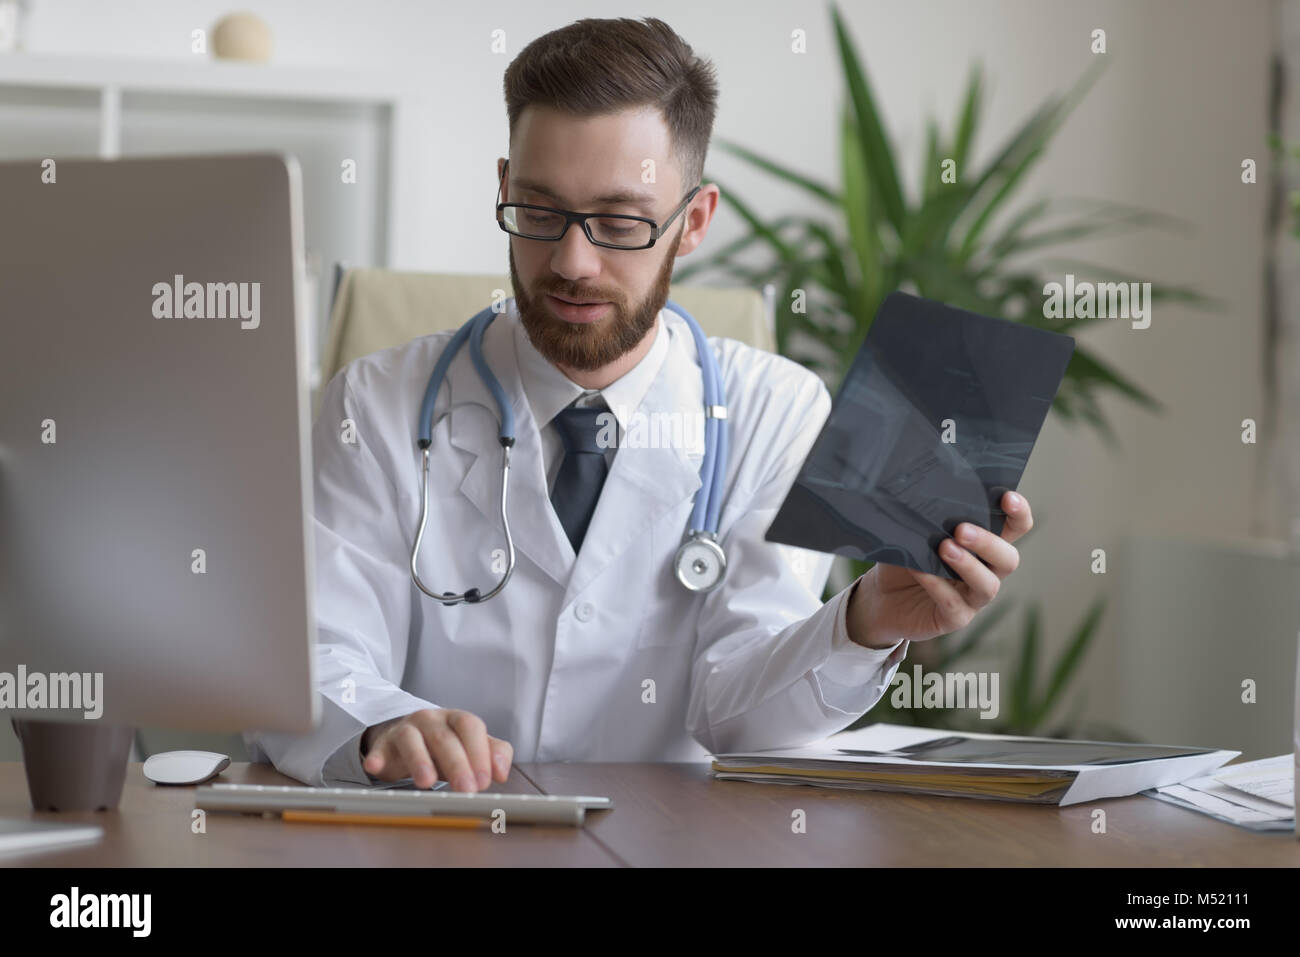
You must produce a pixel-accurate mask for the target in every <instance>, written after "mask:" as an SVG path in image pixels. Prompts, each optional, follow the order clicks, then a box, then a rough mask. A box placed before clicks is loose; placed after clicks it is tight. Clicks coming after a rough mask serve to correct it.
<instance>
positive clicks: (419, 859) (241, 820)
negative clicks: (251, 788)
mask: <svg viewBox="0 0 1300 957" xmlns="http://www.w3.org/2000/svg"><path fill="white" fill-rule="evenodd" d="M142 767H143V765H141V764H139V763H133V764H131V765H130V766H129V767H128V768H127V773H126V785H125V786H124V787H123V788H122V800H121V803H120V804H119V805H118V807H117V809H116V810H113V811H98V812H95V811H85V812H76V813H69V814H54V813H51V812H41V813H37V812H35V811H33V810H32V805H31V801H30V799H29V797H28V794H27V778H26V776H25V775H24V773H23V766H22V764H21V763H20V762H16V761H7V762H0V817H34V818H37V819H39V820H47V821H66V822H79V821H85V822H90V823H94V824H98V825H99V826H100V827H102V828H103V829H104V836H103V837H102V838H101V839H100V841H99V843H98V844H85V845H82V846H80V847H70V848H68V849H66V850H59V851H42V852H40V853H38V854H25V855H21V856H14V855H5V856H4V857H0V867H115V866H126V867H232V866H233V867H256V866H259V865H269V866H273V867H340V866H350V865H357V866H361V867H428V866H441V867H479V866H487V867H540V866H552V867H574V866H577V867H610V866H618V863H619V862H618V861H617V860H615V859H614V858H613V857H612V856H611V855H610V854H609V853H608V852H607V851H606V850H604V848H602V847H601V846H600V845H599V843H597V842H596V841H595V839H593V838H592V837H591V835H589V834H588V833H587V832H586V830H585V829H583V828H572V827H533V826H531V825H524V824H521V825H519V826H517V827H510V826H509V825H508V824H507V829H506V833H504V834H493V833H491V832H490V831H473V830H458V829H452V828H411V827H376V826H373V825H361V824H306V823H292V824H288V823H285V822H284V821H280V820H277V819H274V818H262V817H255V816H253V815H242V814H223V813H217V812H210V813H208V815H207V822H206V823H207V833H206V834H194V833H192V832H191V830H190V822H191V814H192V812H193V811H194V788H192V787H160V786H158V785H156V784H154V783H152V782H151V781H149V780H148V779H147V778H145V776H144V773H143V771H142V770H141V769H142ZM208 783H210V784H216V783H224V784H298V783H300V782H298V781H295V780H293V779H292V778H289V777H286V776H285V775H283V774H280V773H279V772H278V771H276V770H275V769H274V768H272V767H271V766H270V765H269V764H232V765H231V766H230V767H228V768H227V769H226V770H225V771H223V772H222V773H221V774H220V775H218V776H217V777H216V778H214V779H213V780H212V781H210V782H208ZM493 788H494V790H497V791H500V792H503V793H510V794H536V793H537V789H536V788H535V787H534V785H533V784H532V782H530V781H529V780H528V779H527V778H525V777H524V776H523V775H522V774H520V773H519V771H518V770H517V769H514V768H512V769H511V771H510V780H508V781H507V782H506V783H505V784H495V783H494V785H493Z"/></svg>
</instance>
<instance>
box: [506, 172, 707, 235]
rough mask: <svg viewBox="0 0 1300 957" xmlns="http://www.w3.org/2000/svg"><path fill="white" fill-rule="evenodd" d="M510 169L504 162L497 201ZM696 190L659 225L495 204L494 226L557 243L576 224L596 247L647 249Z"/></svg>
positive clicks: (635, 219)
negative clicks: (495, 218)
mask: <svg viewBox="0 0 1300 957" xmlns="http://www.w3.org/2000/svg"><path fill="white" fill-rule="evenodd" d="M509 166H510V164H509V163H507V164H506V166H505V167H504V168H503V170H502V175H501V184H500V185H499V186H498V187H497V199H500V198H501V188H502V186H504V185H505V181H506V175H505V171H506V170H507V169H509ZM699 191H700V187H699V186H696V187H695V188H694V189H693V190H691V191H690V192H689V193H687V194H686V198H685V199H683V200H682V201H681V203H680V204H678V206H677V208H676V209H675V210H673V214H672V215H671V216H669V217H668V218H667V219H666V220H665V221H664V223H663V225H662V226H661V225H659V224H658V223H657V222H655V221H654V220H653V219H647V218H646V217H645V216H619V215H611V214H608V213H572V212H569V211H568V210H565V209H552V208H551V207H550V206H534V205H533V204H531V203H497V225H498V226H500V227H501V228H502V229H504V230H505V231H506V232H508V233H509V234H510V235H512V236H519V237H521V238H523V239H540V240H542V241H543V242H552V243H556V242H559V241H560V240H561V239H563V238H564V234H565V233H567V232H568V231H569V224H570V223H579V224H580V225H581V226H582V231H583V232H585V233H586V234H587V239H589V240H590V241H591V242H592V243H593V244H595V245H597V246H604V247H606V248H607V249H649V248H650V247H651V246H653V245H654V244H655V242H656V241H657V240H658V239H659V237H660V236H662V235H663V233H664V230H665V229H667V228H668V226H669V225H670V224H671V223H672V221H673V220H674V219H676V218H677V217H678V216H679V215H681V212H682V210H684V209H685V208H686V207H687V205H688V204H689V203H690V201H691V200H692V199H694V198H695V194H696V193H698V192H699Z"/></svg>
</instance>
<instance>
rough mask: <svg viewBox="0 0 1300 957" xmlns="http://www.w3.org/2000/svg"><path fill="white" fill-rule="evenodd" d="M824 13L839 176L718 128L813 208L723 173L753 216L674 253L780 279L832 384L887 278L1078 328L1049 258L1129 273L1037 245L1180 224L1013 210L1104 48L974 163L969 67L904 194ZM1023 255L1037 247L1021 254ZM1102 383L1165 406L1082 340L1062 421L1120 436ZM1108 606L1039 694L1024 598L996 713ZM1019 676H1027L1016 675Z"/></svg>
mask: <svg viewBox="0 0 1300 957" xmlns="http://www.w3.org/2000/svg"><path fill="white" fill-rule="evenodd" d="M831 17H832V20H833V23H834V28H835V36H836V41H837V48H838V51H839V55H840V61H841V65H842V70H843V75H844V81H845V88H846V90H847V93H848V96H847V99H846V102H845V105H844V109H843V111H842V115H841V123H840V142H839V156H840V161H841V162H840V174H841V175H840V183H839V184H838V185H832V184H830V183H824V182H819V181H817V180H816V179H814V178H813V177H810V176H808V175H806V174H803V173H801V172H799V171H797V170H793V169H790V168H787V167H785V166H782V165H781V164H779V163H777V162H776V161H774V160H772V159H770V158H767V157H764V156H762V155H760V154H758V153H757V152H755V151H753V150H751V149H749V148H747V147H744V146H742V145H740V144H738V143H734V142H730V141H726V140H720V141H719V142H718V145H719V147H720V148H722V149H723V150H725V151H727V152H729V153H731V154H733V155H735V156H737V157H739V158H740V159H742V160H744V161H746V162H747V163H749V164H751V165H753V166H754V167H756V168H758V169H760V170H763V171H764V172H766V173H769V174H771V175H773V176H775V177H777V178H778V179H780V180H782V181H784V182H785V183H787V184H791V185H793V186H795V187H797V188H798V189H800V190H802V191H803V192H804V193H805V194H806V195H807V196H808V198H809V199H811V200H812V203H813V211H810V212H801V213H795V214H789V215H784V216H781V217H778V218H776V219H773V220H770V221H766V220H764V219H763V218H762V217H761V216H760V215H759V214H758V212H757V210H756V208H755V207H754V206H753V205H752V204H751V203H749V202H747V201H745V200H743V199H742V198H741V197H740V196H739V195H737V193H736V192H735V191H733V190H731V189H730V188H728V187H726V186H725V185H724V184H721V183H718V185H719V186H722V190H721V196H722V200H723V202H724V203H727V204H729V205H730V207H731V208H733V209H734V210H735V211H736V212H737V214H738V215H739V216H740V217H741V219H742V220H744V222H745V223H746V224H747V226H748V231H747V232H746V233H745V234H744V235H742V236H741V237H740V238H738V239H736V240H735V241H733V242H731V243H729V244H727V245H726V246H724V247H723V248H721V249H719V250H718V251H717V252H716V253H715V254H713V255H712V256H710V257H708V258H704V259H702V260H701V261H699V262H697V263H693V264H688V265H686V266H684V267H682V268H679V269H678V270H677V272H676V274H675V276H674V280H675V281H679V282H681V281H686V280H688V279H690V278H691V277H693V276H695V275H697V274H698V273H700V272H703V271H706V270H714V271H720V272H721V273H724V274H725V275H726V276H727V278H728V279H729V280H730V281H732V282H738V283H739V284H743V285H748V286H751V287H755V288H757V287H760V286H764V285H766V284H768V283H772V284H773V285H774V286H775V287H776V289H777V310H776V337H777V345H778V349H779V350H780V351H781V352H782V354H784V355H787V356H789V357H791V358H793V359H796V360H797V361H800V362H802V363H803V364H805V365H807V366H808V367H809V368H811V369H813V370H814V371H815V372H817V373H818V374H819V375H821V376H822V378H823V379H824V380H825V381H826V382H827V385H828V387H830V388H831V389H832V391H834V390H835V389H836V388H837V387H838V384H839V381H840V379H841V377H842V375H843V372H844V371H845V369H846V368H847V365H848V363H849V361H851V359H852V357H853V355H854V354H855V353H856V351H857V349H858V347H859V346H860V345H861V343H862V341H863V339H864V338H865V337H866V334H867V331H868V329H869V328H870V326H871V322H872V320H873V319H874V318H875V315H876V311H877V309H878V308H879V306H880V303H881V302H882V301H883V300H884V298H885V296H886V295H888V294H889V293H890V292H891V291H893V290H894V289H903V290H905V291H908V292H912V293H915V294H917V295H920V296H924V297H926V298H930V299H937V300H941V301H943V302H946V303H949V304H951V305H954V306H958V307H960V308H964V309H969V310H971V311H973V312H978V313H982V314H984V315H989V316H996V317H1000V318H1004V319H1009V320H1012V321H1017V322H1024V323H1028V324H1031V325H1035V326H1041V327H1043V328H1050V329H1052V330H1053V331H1057V332H1066V333H1071V334H1073V333H1077V332H1078V331H1080V330H1081V329H1082V328H1084V327H1085V326H1087V325H1088V324H1090V323H1092V322H1095V321H1097V319H1095V318H1089V317H1075V318H1071V319H1063V320H1062V319H1047V318H1045V317H1044V315H1043V311H1044V310H1043V308H1042V299H1043V290H1044V286H1045V284H1046V282H1047V281H1048V276H1049V275H1050V274H1048V273H1046V272H1044V269H1045V267H1046V266H1047V265H1049V264H1052V265H1054V267H1056V268H1068V269H1073V270H1076V271H1078V272H1080V273H1082V274H1083V276H1084V278H1086V277H1087V276H1088V275H1089V274H1099V275H1101V276H1103V277H1104V280H1105V281H1112V282H1119V281H1135V278H1136V277H1133V276H1129V275H1125V274H1123V273H1122V272H1120V271H1119V270H1114V269H1111V268H1109V267H1106V268H1104V269H1102V268H1100V267H1097V266H1094V265H1092V264H1090V263H1085V262H1080V261H1077V260H1072V259H1068V258H1063V257H1057V258H1055V259H1052V260H1044V259H1043V258H1042V253H1043V251H1045V250H1048V249H1050V248H1051V247H1053V246H1057V245H1061V244H1064V243H1068V242H1072V241H1076V240H1081V239H1091V238H1098V237H1101V236H1105V235H1108V234H1113V233H1114V232H1116V231H1120V230H1126V229H1132V228H1136V227H1152V226H1159V227H1162V228H1186V227H1187V224H1186V223H1185V222H1183V221H1181V220H1178V219H1175V218H1174V217H1170V216H1165V215H1162V214H1159V213H1155V212H1151V211H1147V210H1142V209H1139V208H1136V207H1130V206H1126V205H1123V204H1120V203H1112V202H1106V201H1098V200H1085V199H1073V198H1043V199H1038V200H1035V201H1033V202H1030V203H1028V204H1025V205H1023V206H1021V207H1019V208H1018V209H1017V210H1016V211H1015V212H1014V213H1013V212H1010V211H1009V209H1008V207H1009V205H1010V202H1011V200H1012V199H1013V197H1014V196H1015V195H1016V193H1017V190H1018V188H1019V187H1020V185H1021V184H1022V183H1023V182H1024V181H1025V178H1026V175H1027V174H1028V173H1029V171H1030V170H1032V169H1033V168H1034V166H1035V164H1036V163H1037V162H1038V160H1039V159H1040V158H1041V157H1042V156H1043V154H1044V152H1045V150H1046V148H1047V146H1048V144H1049V142H1050V141H1051V139H1052V137H1053V135H1054V134H1055V133H1056V131H1057V130H1058V129H1059V128H1060V126H1061V124H1062V123H1063V122H1064V121H1065V119H1066V118H1067V117H1068V116H1069V114H1070V112H1071V111H1072V110H1073V108H1074V106H1075V105H1077V104H1078V102H1079V101H1080V100H1081V99H1082V98H1083V96H1084V95H1085V94H1086V92H1087V90H1088V89H1089V88H1090V87H1091V86H1092V84H1093V83H1094V82H1095V81H1096V79H1097V77H1098V76H1099V75H1100V73H1101V71H1102V70H1103V69H1104V65H1103V64H1104V62H1105V61H1104V60H1099V61H1098V64H1097V65H1096V66H1094V67H1093V68H1091V69H1089V70H1088V71H1087V72H1086V73H1085V74H1084V76H1083V77H1082V78H1081V79H1080V80H1079V81H1078V82H1077V83H1076V84H1075V86H1074V87H1073V89H1071V90H1070V92H1069V93H1067V94H1066V95H1064V96H1051V97H1049V98H1047V100H1046V101H1045V102H1044V103H1043V104H1042V105H1041V106H1040V107H1039V108H1038V109H1037V110H1035V111H1034V112H1033V114H1032V115H1030V116H1029V117H1028V119H1026V120H1025V121H1024V122H1023V123H1022V124H1021V125H1020V127H1019V128H1018V129H1017V130H1016V131H1015V132H1014V133H1013V134H1012V135H1011V137H1010V138H1008V140H1007V141H1006V142H1005V143H1004V144H1003V145H1002V147H1001V148H1000V149H999V150H997V151H996V152H995V153H994V155H993V158H992V159H991V160H990V161H989V162H987V163H986V164H984V165H983V166H979V167H977V166H975V164H973V162H972V160H971V154H972V147H973V144H974V142H975V138H976V134H977V131H978V127H979V124H980V118H981V107H982V91H983V81H982V76H981V71H980V69H979V67H978V66H976V67H974V68H973V69H972V71H971V74H970V79H969V82H968V84H967V87H966V92H965V95H964V97H963V98H962V104H961V109H960V111H959V113H958V116H957V118H956V122H955V125H954V128H953V129H952V131H951V132H950V133H948V134H944V133H941V131H940V128H939V124H938V122H937V121H936V120H934V119H933V118H932V119H930V120H929V121H928V123H927V140H926V150H925V155H924V166H923V170H922V175H921V178H920V183H921V187H920V190H919V195H917V196H908V195H906V193H905V191H904V190H903V188H902V184H901V180H900V177H899V174H898V170H899V163H898V160H897V157H896V155H895V153H894V148H893V146H892V139H891V137H890V135H889V132H888V130H887V129H886V128H885V126H884V123H883V122H882V120H881V114H880V111H879V110H878V109H877V106H876V99H875V96H874V94H873V93H872V90H871V85H870V83H869V81H868V79H867V75H866V73H865V72H864V70H863V69H862V66H861V62H860V58H859V56H858V53H857V51H856V50H855V48H854V45H853V42H852V40H851V38H850V37H849V34H848V32H847V30H846V29H845V26H844V23H843V20H842V19H841V16H840V13H839V10H838V8H837V7H835V6H834V5H832V7H831ZM712 182H717V180H712ZM1062 215H1064V217H1065V218H1061V217H1062ZM999 216H1001V217H1002V219H1001V221H1000V222H997V223H996V224H995V220H998V218H999ZM755 254H757V255H759V256H760V257H763V256H764V254H765V259H764V261H762V262H761V263H760V264H759V265H753V264H752V263H747V262H743V261H742V259H743V258H744V257H749V258H751V259H752V258H753V257H754V255H755ZM1027 256H1032V257H1034V258H1035V260H1036V262H1034V263H1032V264H1031V263H1026V262H1025V258H1026V257H1027ZM1151 300H1152V302H1158V301H1166V302H1167V301H1182V302H1186V303H1191V304H1196V305H1200V306H1211V305H1213V306H1218V305H1219V304H1218V303H1216V302H1215V301H1214V300H1211V299H1210V298H1209V297H1206V296H1203V295H1201V294H1199V293H1197V292H1195V291H1194V290H1192V289H1189V288H1185V287H1171V286H1166V285H1161V284H1156V283H1153V284H1152V287H1151ZM1108 392H1109V393H1115V394H1118V395H1121V396H1123V397H1125V398H1127V399H1129V400H1130V401H1132V402H1135V403H1137V404H1139V405H1141V406H1143V407H1144V408H1147V409H1149V410H1152V411H1158V410H1159V409H1160V404H1159V403H1158V402H1157V401H1156V400H1155V399H1154V398H1153V397H1152V396H1150V395H1148V394H1147V393H1146V392H1145V391H1144V390H1143V389H1141V388H1140V387H1139V386H1137V385H1136V384H1135V383H1133V382H1131V381H1130V380H1128V379H1127V378H1126V377H1124V376H1123V375H1121V374H1120V373H1119V372H1118V371H1116V370H1115V369H1113V368H1111V367H1110V366H1109V365H1108V364H1107V363H1106V362H1105V361H1103V360H1102V359H1101V358H1100V357H1099V356H1098V355H1096V354H1095V353H1094V352H1093V351H1092V350H1091V349H1089V348H1088V347H1087V346H1086V345H1083V344H1078V345H1077V347H1076V349H1075V352H1074V355H1073V357H1072V359H1071V362H1070V364H1069V367H1068V369H1067V371H1066V376H1065V381H1064V383H1063V384H1062V386H1061V389H1060V391H1059V393H1058V394H1057V396H1056V398H1055V400H1054V401H1053V403H1052V410H1053V412H1055V413H1056V414H1057V415H1058V416H1060V417H1061V419H1062V420H1064V421H1066V422H1069V423H1083V424H1086V425H1087V426H1090V427H1092V428H1094V429H1096V430H1097V432H1098V433H1099V434H1100V435H1101V437H1102V438H1103V439H1104V441H1105V442H1106V443H1107V445H1108V446H1110V447H1111V448H1112V449H1113V448H1115V447H1117V445H1118V441H1117V439H1116V438H1115V435H1114V432H1113V431H1112V429H1111V428H1110V425H1109V423H1108V422H1107V421H1106V418H1105V416H1104V415H1103V413H1102V411H1101V408H1100V405H1099V402H1098V399H1099V398H1100V396H1102V395H1104V394H1106V393H1108ZM1040 524H1041V522H1040ZM869 567H870V565H869V563H865V562H848V561H840V562H837V566H836V573H835V574H833V575H832V579H831V582H830V583H829V585H828V594H834V593H835V592H836V591H839V590H840V589H841V588H843V587H844V586H845V585H847V584H848V582H850V581H852V580H853V578H855V577H856V576H857V575H860V574H862V573H863V572H864V571H866V570H867V568H869ZM1102 607H1103V606H1100V605H1099V606H1095V608H1094V611H1093V612H1089V614H1088V616H1086V617H1085V619H1084V621H1083V622H1082V623H1081V624H1080V625H1079V627H1078V628H1077V629H1076V632H1075V637H1074V639H1073V640H1072V641H1071V643H1070V645H1069V646H1067V652H1068V654H1067V656H1066V659H1064V660H1063V662H1062V663H1061V664H1060V668H1063V670H1057V671H1054V672H1053V678H1052V679H1051V682H1052V683H1051V685H1050V686H1049V688H1048V691H1047V692H1046V694H1045V697H1044V696H1038V697H1035V696H1034V695H1035V692H1034V691H1033V670H1032V667H1030V666H1031V665H1032V663H1033V661H1034V654H1035V651H1036V648H1037V640H1038V639H1037V611H1036V609H1031V611H1030V613H1029V618H1028V620H1027V622H1026V626H1025V630H1024V632H1022V636H1021V640H1020V644H1019V653H1018V656H1017V660H1019V661H1020V662H1021V665H1022V666H1023V667H1022V668H1021V670H1019V671H1017V678H1016V680H1015V688H1016V693H1017V694H1020V695H1021V703H1020V704H1017V705H1015V707H1014V719H1011V718H1008V719H1007V720H1006V721H1004V723H1003V726H1004V727H1012V726H1014V727H1016V728H1019V729H1021V730H1022V731H1028V730H1031V729H1033V730H1036V729H1038V728H1039V727H1040V726H1041V725H1042V724H1043V723H1044V722H1045V721H1046V720H1047V719H1048V718H1049V717H1050V715H1051V713H1052V711H1053V708H1054V706H1055V704H1056V702H1057V701H1058V700H1059V698H1060V696H1061V695H1063V694H1064V693H1065V690H1066V686H1067V685H1068V684H1069V681H1070V679H1071V678H1072V676H1073V675H1074V674H1075V672H1076V670H1077V666H1078V663H1079V661H1081V660H1082V656H1083V654H1084V652H1085V651H1086V648H1087V646H1088V644H1089V642H1090V640H1091V636H1092V634H1093V632H1094V630H1095V627H1096V623H1097V620H1098V619H1099V617H1100V614H1101V608H1102ZM1005 610H1006V608H1005V603H1003V606H1002V607H1001V609H999V608H991V609H989V613H988V614H985V615H983V616H981V618H982V621H980V622H978V623H977V625H976V626H974V627H973V628H972V629H967V635H966V637H965V638H964V639H963V640H961V642H960V643H959V644H956V645H953V644H952V639H951V638H949V637H945V638H941V639H938V640H937V641H935V642H927V643H925V644H923V645H918V646H915V650H914V652H913V657H914V658H915V659H917V660H921V661H922V662H924V663H925V664H927V665H928V666H929V667H930V668H936V667H939V666H940V664H942V665H944V666H947V665H951V664H954V663H955V662H956V661H957V660H958V659H959V658H961V657H963V656H964V655H967V654H969V653H971V652H973V651H974V650H975V649H976V646H977V645H978V644H979V642H980V640H981V639H982V638H983V637H984V636H985V635H986V634H987V633H988V631H989V630H990V628H991V627H992V625H993V624H994V623H995V622H996V621H997V620H998V617H997V616H998V615H1000V614H1001V613H1002V612H1005ZM1094 613H1095V614H1094ZM1022 676H1025V677H1022ZM1026 681H1027V682H1029V685H1028V687H1027V688H1025V687H1022V684H1023V682H1026ZM901 710H906V709H901ZM872 715H873V717H872V720H881V718H880V717H879V713H878V711H873V712H872ZM916 720H920V721H928V720H937V721H945V720H952V716H951V715H945V714H944V713H939V714H938V715H932V716H926V717H920V716H917V717H916ZM1066 730H1068V728H1067V729H1066Z"/></svg>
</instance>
